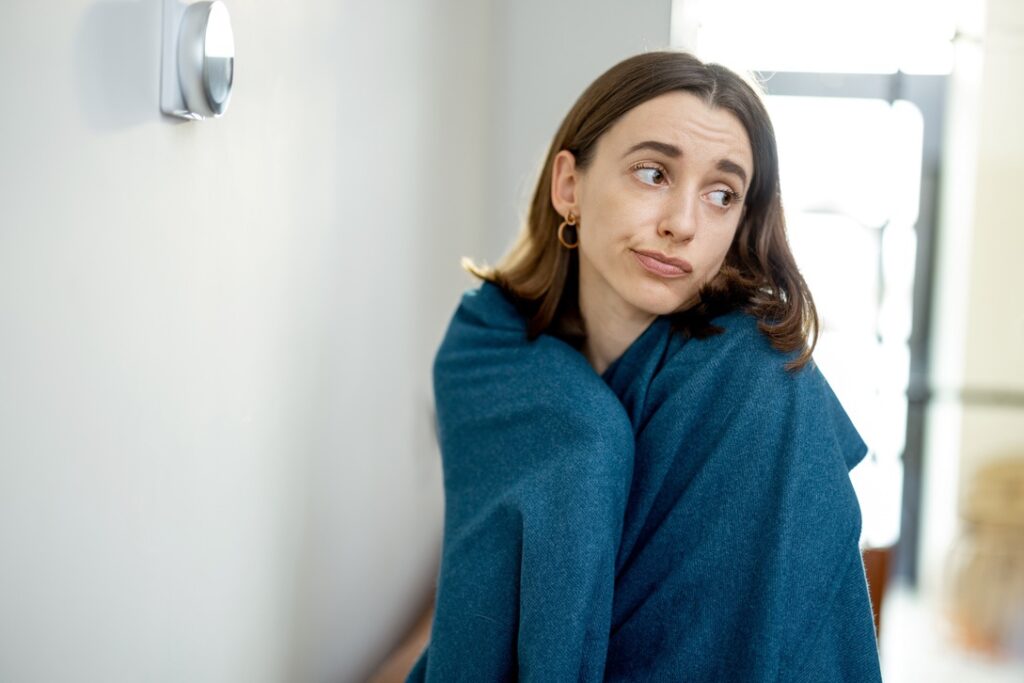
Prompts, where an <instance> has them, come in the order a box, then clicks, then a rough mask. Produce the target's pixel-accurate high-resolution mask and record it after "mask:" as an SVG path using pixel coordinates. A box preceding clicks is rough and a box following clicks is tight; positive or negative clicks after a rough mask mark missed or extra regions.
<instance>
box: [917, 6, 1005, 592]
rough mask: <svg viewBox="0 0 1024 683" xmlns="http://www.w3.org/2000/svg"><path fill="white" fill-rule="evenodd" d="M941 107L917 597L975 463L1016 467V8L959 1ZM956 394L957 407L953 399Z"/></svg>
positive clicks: (935, 574) (933, 571) (948, 535)
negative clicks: (948, 83)
mask: <svg viewBox="0 0 1024 683" xmlns="http://www.w3.org/2000/svg"><path fill="white" fill-rule="evenodd" d="M958 5H959V6H960V8H961V15H962V16H961V19H960V26H959V30H960V32H961V34H962V38H961V39H960V40H959V41H958V44H957V65H956V69H955V71H954V74H953V77H952V92H951V94H950V99H949V131H948V136H947V144H946V150H947V152H946V160H945V163H944V169H945V178H944V180H943V207H942V209H943V210H942V227H941V231H940V240H941V241H940V250H939V259H938V266H937V269H936V290H937V300H936V308H935V321H934V325H933V330H932V366H933V378H932V384H933V386H934V387H935V388H936V389H937V392H938V395H937V400H936V401H935V402H934V405H933V406H932V408H931V409H930V415H929V434H928V447H927V459H926V463H925V475H926V476H925V486H924V499H923V501H922V503H923V529H922V532H923V534H922V545H921V556H920V557H921V561H920V567H921V580H922V588H923V589H924V590H925V592H926V593H928V594H929V595H930V596H931V597H934V596H936V595H940V594H941V592H942V591H943V590H944V589H945V587H946V586H945V584H944V581H945V578H946V575H945V571H946V562H947V558H948V555H949V551H950V545H951V544H952V543H953V542H954V538H955V536H956V533H957V532H958V524H959V515H958V508H959V505H960V504H961V501H962V498H963V496H964V494H965V493H966V491H967V489H968V486H969V482H970V479H971V477H972V476H973V475H974V473H975V472H976V471H977V470H978V469H979V468H980V467H981V466H983V465H984V464H985V463H987V462H990V461H992V460H995V459H999V458H1004V457H1008V456H1016V457H1024V409H1022V408H1021V405H1020V397H1021V396H1024V305H1022V304H1021V299H1020V294H1019V292H1020V283H1019V272H1020V264H1019V262H1020V255H1021V254H1022V253H1024V233H1022V232H1021V230H1020V226H1021V224H1024V206H1022V205H1021V203H1020V201H1019V195H1020V192H1019V190H1018V189H1017V187H1016V185H1017V183H1018V181H1019V179H1020V178H1021V177H1024V131H1022V129H1021V127H1020V122H1019V118H1020V117H1019V112H1020V110H1021V108H1022V107H1024V90H1022V89H1021V87H1020V84H1021V83H1022V82H1024V5H1022V4H1021V3H1020V2H1018V1H1017V0H960V1H959V2H958ZM964 394H966V397H967V400H966V402H961V401H960V398H961V396H962V395H964Z"/></svg>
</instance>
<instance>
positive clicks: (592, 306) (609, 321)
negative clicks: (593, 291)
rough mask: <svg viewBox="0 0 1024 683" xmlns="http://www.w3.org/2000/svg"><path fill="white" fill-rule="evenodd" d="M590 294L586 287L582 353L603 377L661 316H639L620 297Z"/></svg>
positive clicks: (582, 305)
mask: <svg viewBox="0 0 1024 683" xmlns="http://www.w3.org/2000/svg"><path fill="white" fill-rule="evenodd" d="M588 291H590V290H588V289H587V288H585V287H581V288H580V290H579V304H580V315H581V316H582V317H583V324H584V327H585V328H586V331H587V338H586V340H585V341H584V342H583V347H582V348H581V349H580V351H581V352H582V353H583V356H584V357H585V358H586V359H587V361H588V362H589V363H590V365H591V367H593V368H594V371H595V372H597V374H599V375H600V374H602V373H604V371H605V370H606V369H608V366H609V365H611V364H612V363H614V362H615V361H616V360H617V359H618V358H619V356H621V355H622V354H623V353H625V351H626V349H628V348H629V345H630V344H632V343H633V342H634V341H636V339H637V337H639V336H640V335H641V334H643V331H644V330H646V329H647V328H648V327H649V326H650V324H651V322H653V321H654V319H655V318H656V317H657V316H655V315H653V314H640V315H638V311H637V310H636V309H635V308H632V307H630V306H629V305H628V304H626V303H625V302H623V301H622V300H621V299H620V298H619V297H618V296H603V297H602V296H587V295H586V294H585V292H588ZM616 304H617V305H616Z"/></svg>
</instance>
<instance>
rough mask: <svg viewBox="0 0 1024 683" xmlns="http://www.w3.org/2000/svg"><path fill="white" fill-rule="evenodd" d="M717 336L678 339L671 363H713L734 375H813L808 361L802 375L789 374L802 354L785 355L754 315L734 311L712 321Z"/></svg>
mask: <svg viewBox="0 0 1024 683" xmlns="http://www.w3.org/2000/svg"><path fill="white" fill-rule="evenodd" d="M711 324H712V325H713V326H714V327H715V328H717V330H718V332H717V333H716V334H711V335H708V336H705V337H702V338H694V337H686V336H679V335H677V338H676V339H675V340H674V343H673V345H672V349H671V354H670V355H671V359H672V361H673V362H674V363H676V364H682V365H686V366H690V365H707V364H708V363H714V364H716V366H717V365H721V366H722V369H724V370H729V371H731V372H733V373H748V374H749V373H754V374H756V375H761V374H776V373H780V372H785V373H787V374H791V375H794V376H798V375H801V374H802V373H803V372H804V371H807V372H808V373H809V374H814V373H815V372H817V369H816V367H815V365H814V360H813V359H811V360H809V361H808V362H807V363H806V364H805V365H804V366H803V367H802V368H801V369H800V370H799V371H797V372H792V371H789V370H786V366H787V365H789V364H790V363H792V362H793V361H794V360H796V358H797V357H798V356H799V355H800V351H799V350H793V351H783V350H781V349H779V348H777V347H776V346H774V345H773V344H772V340H771V338H770V337H769V336H768V334H767V333H766V332H765V331H764V330H763V321H762V320H761V319H760V318H758V317H757V316H755V315H753V314H752V313H748V312H747V311H743V310H732V311H729V312H727V313H724V314H722V315H719V316H717V317H715V318H713V319H712V320H711Z"/></svg>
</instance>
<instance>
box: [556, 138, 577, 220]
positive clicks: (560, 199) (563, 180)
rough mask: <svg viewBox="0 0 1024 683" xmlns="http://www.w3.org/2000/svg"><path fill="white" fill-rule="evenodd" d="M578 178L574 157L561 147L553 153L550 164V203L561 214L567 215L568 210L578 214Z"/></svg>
mask: <svg viewBox="0 0 1024 683" xmlns="http://www.w3.org/2000/svg"><path fill="white" fill-rule="evenodd" d="M579 179H580V170H579V169H578V168H577V167H576V157H574V156H573V154H572V152H570V151H569V150H567V149H563V150H562V151H560V152H559V153H558V154H556V155H555V158H554V160H553V161H552V164H551V204H552V205H553V206H554V207H555V211H557V212H558V213H559V214H560V215H562V216H566V215H568V213H569V212H570V211H572V212H573V213H575V214H576V215H577V216H578V215H579V214H580V210H579V205H580V196H579Z"/></svg>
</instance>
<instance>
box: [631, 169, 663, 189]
mask: <svg viewBox="0 0 1024 683" xmlns="http://www.w3.org/2000/svg"><path fill="white" fill-rule="evenodd" d="M634 171H635V172H636V173H639V174H640V178H641V180H643V182H645V183H647V184H648V185H661V181H663V180H664V179H665V174H664V173H662V172H661V169H660V168H654V167H652V166H638V167H636V168H635V169H634ZM645 179H646V180H645Z"/></svg>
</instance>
